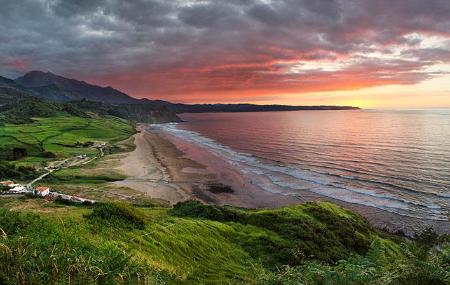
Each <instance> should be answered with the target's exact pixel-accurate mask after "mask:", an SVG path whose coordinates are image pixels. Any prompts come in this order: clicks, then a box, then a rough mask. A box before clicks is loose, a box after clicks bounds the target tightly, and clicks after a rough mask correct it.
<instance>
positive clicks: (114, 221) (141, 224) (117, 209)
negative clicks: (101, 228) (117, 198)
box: [86, 202, 145, 229]
mask: <svg viewBox="0 0 450 285" xmlns="http://www.w3.org/2000/svg"><path fill="white" fill-rule="evenodd" d="M86 218H88V219H89V220H91V221H93V222H100V224H104V223H106V224H107V225H109V226H114V227H126V228H136V229H144V228H145V218H144V215H143V214H142V213H141V212H140V211H139V210H138V209H136V208H135V207H133V206H132V205H130V204H126V203H119V202H117V203H97V204H95V206H94V209H93V211H92V213H91V214H89V215H86Z"/></svg>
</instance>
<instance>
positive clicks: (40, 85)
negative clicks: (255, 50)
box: [0, 70, 359, 113]
mask: <svg viewBox="0 0 450 285" xmlns="http://www.w3.org/2000/svg"><path fill="white" fill-rule="evenodd" d="M0 86H8V87H13V88H17V89H20V90H23V91H28V92H29V93H30V94H31V95H33V96H35V97H38V98H41V99H45V100H50V101H56V102H69V101H80V100H88V101H93V102H102V103H106V104H112V105H145V106H153V107H160V108H166V109H167V110H169V111H171V112H175V113H208V112H265V111H298V110H356V109H359V108H358V107H353V106H327V105H321V106H291V105H277V104H271V105H256V104H249V103H239V104H221V103H218V104H184V103H172V102H169V101H164V100H159V99H156V100H151V99H147V98H144V99H138V98H134V97H132V96H130V95H128V94H126V93H124V92H122V91H120V90H117V89H115V88H113V87H111V86H106V87H102V86H98V85H94V84H90V83H88V82H85V81H80V80H78V79H73V78H66V77H63V76H60V75H57V74H54V73H52V72H43V71H39V70H33V71H30V72H28V73H26V74H24V75H23V76H20V77H18V78H16V79H15V80H12V79H8V78H6V77H1V78H0ZM142 108H143V107H139V109H140V111H139V113H140V112H141V111H142ZM144 108H145V107H144ZM127 109H132V107H130V106H128V107H127Z"/></svg>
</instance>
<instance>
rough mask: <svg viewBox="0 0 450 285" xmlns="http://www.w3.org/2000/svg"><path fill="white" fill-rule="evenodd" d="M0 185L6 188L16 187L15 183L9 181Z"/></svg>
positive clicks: (0, 182) (1, 182)
mask: <svg viewBox="0 0 450 285" xmlns="http://www.w3.org/2000/svg"><path fill="white" fill-rule="evenodd" d="M0 184H1V185H3V186H8V187H14V186H15V185H16V183H14V181H11V180H6V181H0Z"/></svg>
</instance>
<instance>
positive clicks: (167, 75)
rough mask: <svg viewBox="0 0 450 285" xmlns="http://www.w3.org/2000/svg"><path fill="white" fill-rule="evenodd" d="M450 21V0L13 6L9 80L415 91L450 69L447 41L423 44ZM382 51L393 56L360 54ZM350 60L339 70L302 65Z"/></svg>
mask: <svg viewBox="0 0 450 285" xmlns="http://www.w3.org/2000/svg"><path fill="white" fill-rule="evenodd" d="M449 15H450V1H447V0H429V1H421V0H403V1H402V0H397V1H395V0H390V1H388V0H378V1H372V0H365V1H359V0H322V1H309V0H304V1H302V0H285V1H262V0H260V1H259V0H245V1H238V0H232V1H218V0H217V1H212V0H210V1H182V0H178V1H163V0H161V1H157V0H149V1H146V0H135V1H120V0H81V1H80V0H77V1H63V0H47V1H45V0H4V1H2V9H1V10H0V42H1V45H0V72H1V74H2V75H7V76H16V75H20V74H22V73H23V72H24V71H26V70H30V69H40V70H51V71H53V72H55V73H61V74H63V75H67V76H72V77H78V78H82V79H85V80H93V81H95V82H100V83H104V84H105V85H106V84H107V85H113V86H118V87H120V88H123V89H125V91H128V92H130V93H132V94H135V95H139V96H145V95H149V96H151V95H155V96H160V95H164V96H177V94H180V93H183V92H184V93H190V92H193V93H195V92H200V93H201V92H203V93H205V94H206V93H207V94H209V95H208V96H214V93H213V92H210V91H215V90H222V91H226V90H236V89H237V88H242V89H246V90H264V89H270V90H283V89H289V90H294V91H295V90H299V91H301V90H314V85H324V84H325V85H326V84H327V83H326V78H327V77H330V76H331V77H336V78H339V80H338V81H342V82H344V81H345V80H344V77H343V76H352V77H353V78H354V79H355V80H354V81H355V82H354V84H355V85H358V84H357V83H356V81H358V80H359V82H363V83H365V86H372V85H382V84H387V83H395V82H397V83H400V84H413V83H417V82H420V81H421V80H424V79H428V78H430V77H433V76H436V74H433V73H427V72H424V71H423V70H422V69H423V68H424V67H428V66H431V65H433V64H435V63H443V62H444V63H448V61H449V55H448V53H449V45H448V44H445V45H444V46H437V47H434V46H422V45H421V43H422V42H423V41H425V40H427V37H431V36H438V37H440V38H447V39H448V38H450V34H449V32H450V17H449ZM399 48H400V49H401V50H400V52H399V51H398V50H397V51H396V50H395V49H399ZM374 52H378V53H381V54H384V55H391V57H380V58H377V59H371V58H366V57H363V56H361V54H371V53H374ZM395 53H397V54H400V55H401V56H403V57H405V58H404V59H406V60H401V61H399V60H398V59H396V58H392V56H393V55H395ZM394 57H395V56H394ZM345 59H353V61H352V64H351V65H346V66H345V67H343V68H341V69H340V70H338V71H326V70H318V71H317V70H316V71H314V72H312V71H311V72H310V74H308V75H305V74H304V72H303V73H301V74H300V73H298V74H297V73H296V72H294V71H293V70H294V69H295V68H294V69H293V68H292V67H295V66H296V65H297V64H298V62H299V61H302V60H303V61H313V62H314V61H330V62H333V61H338V60H345ZM355 59H357V60H355ZM374 61H375V62H376V63H377V64H374ZM364 70H366V72H364ZM361 72H363V73H364V74H361ZM367 72H371V74H368V73H367ZM393 72H395V74H393ZM387 74H389V76H388V75H387ZM362 85H364V84H362ZM305 87H307V88H305ZM325 87H326V86H325ZM362 87H364V86H362ZM329 88H339V86H335V84H333V85H330V86H329ZM325 89H327V88H325ZM174 98H175V97H174ZM177 98H178V97H177ZM179 98H181V97H179Z"/></svg>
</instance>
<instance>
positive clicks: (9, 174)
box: [0, 160, 37, 179]
mask: <svg viewBox="0 0 450 285" xmlns="http://www.w3.org/2000/svg"><path fill="white" fill-rule="evenodd" d="M36 176H37V173H36V171H35V169H34V168H32V167H26V166H19V167H16V166H15V165H14V164H11V163H8V162H6V161H4V160H0V178H1V179H5V178H11V179H13V178H16V179H30V178H34V177H36Z"/></svg>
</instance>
